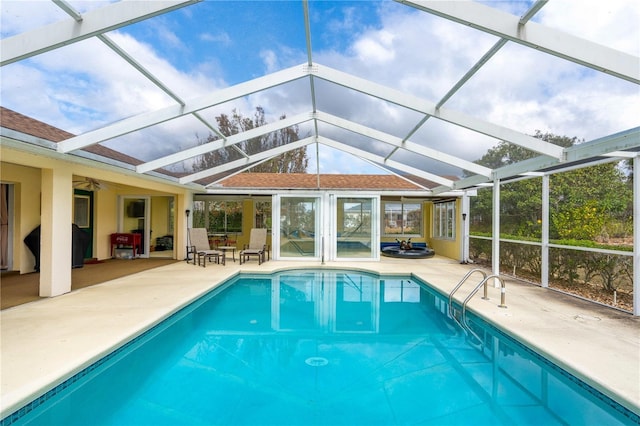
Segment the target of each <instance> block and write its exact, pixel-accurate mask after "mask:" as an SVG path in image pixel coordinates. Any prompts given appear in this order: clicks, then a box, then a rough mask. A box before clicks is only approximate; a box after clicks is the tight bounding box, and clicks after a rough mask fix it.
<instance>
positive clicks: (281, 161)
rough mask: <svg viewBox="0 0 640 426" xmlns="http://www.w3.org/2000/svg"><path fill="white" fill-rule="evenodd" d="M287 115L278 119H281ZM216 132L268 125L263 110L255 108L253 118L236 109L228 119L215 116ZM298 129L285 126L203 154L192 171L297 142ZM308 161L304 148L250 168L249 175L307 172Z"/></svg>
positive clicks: (202, 141) (209, 138)
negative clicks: (245, 154) (256, 173)
mask: <svg viewBox="0 0 640 426" xmlns="http://www.w3.org/2000/svg"><path fill="white" fill-rule="evenodd" d="M285 118H286V115H282V116H280V119H281V120H283V119H285ZM216 122H217V124H218V129H219V130H220V133H222V134H223V135H224V136H231V135H235V134H238V133H243V132H246V131H248V130H251V129H255V128H257V127H260V126H263V125H265V124H267V121H266V119H265V113H264V109H263V108H262V107H256V111H255V113H254V116H253V118H249V117H244V116H243V115H242V114H241V113H239V112H238V111H237V110H235V109H234V110H233V112H232V114H231V116H229V115H227V114H220V115H219V116H217V117H216ZM298 132H299V129H298V126H291V127H286V128H284V129H280V130H278V131H275V132H272V133H269V134H266V135H262V136H259V137H256V138H252V139H247V140H245V141H242V142H240V143H238V144H236V145H233V146H228V147H223V148H220V149H218V150H215V151H212V152H208V153H206V154H203V155H202V156H200V157H199V158H198V160H197V161H196V163H195V164H194V166H193V168H194V171H200V170H206V169H210V168H214V167H216V166H220V165H221V164H225V163H227V162H229V161H234V160H238V159H240V158H243V156H244V155H243V152H244V153H247V154H248V155H254V154H257V153H259V152H262V151H265V150H269V149H273V148H277V147H279V146H283V145H287V144H289V143H292V142H295V141H297V140H299V139H300V137H299V135H298ZM218 139H220V138H219V136H217V135H213V134H209V136H207V137H206V138H205V139H199V141H198V143H199V144H200V145H203V144H206V143H209V142H213V141H215V140H218ZM308 163H309V160H308V158H307V150H306V148H305V147H302V148H297V149H294V150H291V151H287V152H286V153H284V154H282V155H280V156H278V157H276V158H273V159H271V160H269V161H267V162H264V163H262V164H259V165H257V166H255V167H253V168H251V170H250V171H251V172H267V173H306V171H307V166H308Z"/></svg>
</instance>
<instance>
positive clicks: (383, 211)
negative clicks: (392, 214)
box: [380, 200, 425, 238]
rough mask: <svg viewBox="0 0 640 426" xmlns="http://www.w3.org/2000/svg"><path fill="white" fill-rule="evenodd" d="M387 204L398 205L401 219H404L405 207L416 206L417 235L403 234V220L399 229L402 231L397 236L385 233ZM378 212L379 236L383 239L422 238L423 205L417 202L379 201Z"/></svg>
mask: <svg viewBox="0 0 640 426" xmlns="http://www.w3.org/2000/svg"><path fill="white" fill-rule="evenodd" d="M387 204H399V205H400V216H401V217H402V218H404V217H405V205H418V207H419V210H420V214H419V217H420V223H419V224H420V232H418V233H407V232H405V220H402V221H401V222H402V224H401V229H402V231H401V232H400V233H397V234H392V233H387V232H386V213H387ZM380 210H381V220H380V228H381V229H380V234H381V235H382V236H384V237H396V238H422V237H424V234H425V230H424V203H423V202H422V201H418V200H415V201H414V200H381V201H380Z"/></svg>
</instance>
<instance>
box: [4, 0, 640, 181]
mask: <svg viewBox="0 0 640 426" xmlns="http://www.w3.org/2000/svg"><path fill="white" fill-rule="evenodd" d="M28 3H29V2H18V1H15V2H14V1H4V2H3V3H2V13H3V15H2V16H3V18H2V27H3V30H2V31H3V33H2V37H3V38H2V41H1V43H2V44H1V46H0V48H1V50H0V51H1V64H2V106H4V107H7V108H10V109H13V110H15V111H18V112H20V113H22V114H25V115H27V116H30V117H33V118H35V119H38V120H41V121H44V122H46V123H48V124H51V125H53V126H56V127H58V128H60V129H63V130H65V131H68V132H70V134H71V135H70V136H69V137H68V138H66V139H64V140H62V141H60V142H58V143H57V144H56V145H55V146H53V147H50V148H51V149H54V150H56V151H57V152H59V153H64V154H68V155H83V153H84V152H85V151H86V149H87V148H88V147H91V146H95V145H97V144H100V145H103V146H105V147H108V148H111V149H113V150H116V151H118V152H121V153H122V154H124V155H126V156H130V157H133V158H135V159H139V160H140V162H137V161H136V162H132V163H131V164H129V165H126V164H125V165H123V167H129V168H131V169H133V170H135V171H136V172H138V173H140V174H153V175H154V176H163V177H166V178H167V179H169V180H172V181H176V182H178V183H180V184H184V185H192V186H194V187H196V188H205V187H207V186H210V187H211V188H212V190H214V189H215V187H216V186H215V184H216V183H217V182H219V181H220V180H221V179H224V178H225V177H228V176H230V175H233V174H235V173H238V172H240V171H244V170H249V169H251V167H252V166H254V165H256V164H258V163H261V162H263V161H266V160H268V159H271V158H273V157H276V156H278V155H281V154H283V153H284V152H286V151H289V150H292V149H296V148H300V147H306V149H307V155H308V156H309V159H310V167H309V169H308V171H309V172H310V173H321V174H322V173H324V174H326V173H343V174H349V173H353V174H357V173H365V174H366V173H372V170H375V172H376V173H394V174H400V175H403V176H404V177H408V178H409V179H412V178H415V180H416V181H418V180H428V181H430V182H435V183H436V184H437V185H438V186H436V187H435V188H433V189H432V192H433V193H434V194H438V193H443V192H448V191H452V190H458V189H466V188H471V187H474V186H478V185H482V184H484V183H487V182H491V181H493V180H494V179H514V178H518V177H520V176H523V175H527V174H532V173H537V172H544V171H550V170H555V169H557V168H563V167H569V166H572V165H576V164H585V163H589V162H591V161H602V160H606V159H618V158H629V157H632V156H635V155H636V152H637V151H638V148H639V147H640V128H639V127H637V125H638V119H637V117H638V116H640V90H639V86H638V84H639V83H640V58H639V51H640V30H639V29H638V26H637V22H638V19H640V6H639V5H638V4H637V2H628V3H627V2H625V1H622V0H620V1H619V2H606V3H607V4H606V5H603V4H602V3H605V2H594V3H593V4H586V3H584V2H582V1H576V2H571V1H568V0H566V1H560V2H547V1H536V2H524V1H515V2H493V1H490V2H466V1H455V2H454V1H398V2H390V1H384V2H369V1H356V2H343V1H336V2H332V1H285V2H282V1H277V2H271V1H261V2H250V1H234V2H224V1H215V2H214V1H206V2H201V1H154V2H128V1H120V2H114V3H105V2H87V1H80V2H75V1H74V2H66V1H62V0H56V1H54V2H51V3H39V7H38V8H34V7H29V6H28ZM40 5H42V8H40ZM34 9H38V10H34ZM257 108H260V109H261V111H263V112H264V122H263V123H261V124H262V125H261V126H259V127H255V128H253V129H251V130H248V131H245V132H241V133H238V134H234V135H232V136H229V137H225V136H224V135H223V131H222V130H221V129H220V128H219V123H218V122H217V120H216V117H218V116H220V114H226V115H229V116H230V115H233V114H234V113H238V114H240V115H241V116H242V117H247V118H254V114H255V113H256V109H257ZM291 126H297V135H298V136H299V139H298V140H293V141H291V142H289V143H286V144H284V145H281V146H276V147H274V148H270V149H264V148H262V149H255V148H246V149H240V145H239V144H240V143H241V142H243V141H246V140H250V139H252V138H256V137H261V136H265V135H273V134H275V133H276V132H278V131H282V130H283V129H285V128H288V127H291ZM536 131H540V132H543V133H545V132H550V133H554V134H557V135H559V136H569V137H577V138H578V139H580V140H584V142H583V143H580V144H578V145H576V146H574V147H571V148H561V147H558V146H556V145H553V144H550V143H547V142H544V141H542V140H540V139H538V138H535V137H533V136H532V135H533V134H535V132H536ZM210 136H211V137H210ZM207 140H212V141H210V142H206V141H207ZM499 141H507V142H510V143H513V144H516V145H519V146H522V147H524V148H526V149H527V150H530V151H532V152H534V153H535V154H536V157H535V158H534V159H531V160H527V161H525V162H522V163H518V164H515V165H510V166H508V167H503V168H500V169H495V170H492V169H489V168H486V167H483V166H479V165H477V164H476V163H474V161H475V160H477V159H479V158H480V157H481V156H482V155H483V154H484V153H485V152H486V151H487V149H489V148H491V147H493V146H495V145H496V144H497V143H498V142H499ZM223 147H235V148H234V149H235V152H236V155H235V157H233V158H231V159H230V160H229V161H226V162H218V163H216V164H214V165H211V166H210V167H208V168H207V169H205V170H199V171H196V169H195V168H194V167H195V166H194V164H195V163H196V162H197V161H198V159H199V158H200V156H202V155H203V154H206V153H208V152H214V151H216V150H219V149H221V148H223ZM119 164H120V162H119Z"/></svg>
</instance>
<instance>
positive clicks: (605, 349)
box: [0, 256, 640, 417]
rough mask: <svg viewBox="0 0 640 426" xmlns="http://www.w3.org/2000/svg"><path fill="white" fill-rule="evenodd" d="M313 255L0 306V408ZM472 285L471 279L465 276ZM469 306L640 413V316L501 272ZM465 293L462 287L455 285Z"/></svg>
mask: <svg viewBox="0 0 640 426" xmlns="http://www.w3.org/2000/svg"><path fill="white" fill-rule="evenodd" d="M318 267H321V265H320V263H319V262H285V261H273V260H272V261H269V262H266V263H263V264H262V265H258V264H257V262H249V263H245V264H244V265H242V266H240V265H239V263H238V262H235V263H234V262H227V264H226V266H221V265H211V266H207V267H206V268H202V267H196V266H194V265H193V264H187V263H186V262H177V263H173V264H169V265H166V266H161V267H157V268H154V269H150V270H146V271H143V272H138V273H135V274H133V275H128V276H125V277H120V278H116V279H113V280H111V281H108V282H104V283H101V284H97V285H92V286H89V287H85V288H82V289H79V290H76V291H73V292H71V293H68V294H65V295H63V296H58V297H55V298H48V299H40V300H37V301H34V302H30V303H26V304H22V305H19V306H15V307H11V308H8V309H4V310H2V311H1V312H0V321H1V330H0V331H1V333H2V340H1V342H0V354H1V372H2V383H1V388H0V391H1V394H2V407H1V409H2V413H1V417H5V416H7V415H8V414H11V413H12V412H13V411H15V410H16V409H18V408H20V407H21V406H22V405H24V404H25V403H27V402H29V401H30V400H32V399H33V398H35V397H37V396H39V395H40V394H42V393H43V392H45V391H47V390H49V389H51V388H52V387H54V386H55V385H57V384H59V383H61V382H63V381H64V380H66V379H67V378H69V377H71V376H73V375H74V374H76V373H77V372H79V371H81V370H82V369H83V368H85V367H87V366H89V365H91V364H92V363H93V362H95V361H96V360H98V359H100V358H102V357H103V356H104V355H106V354H108V353H109V352H111V351H112V350H113V349H114V348H116V347H118V346H120V345H121V344H122V343H123V342H125V341H128V340H130V339H131V338H132V337H133V336H137V335H139V334H141V333H142V332H144V331H145V330H147V329H148V328H150V327H152V326H153V325H155V324H157V323H158V322H160V321H162V320H163V319H165V318H166V317H167V316H169V315H170V314H171V313H172V312H175V311H176V310H178V309H180V308H181V307H184V306H185V305H187V304H189V303H190V302H191V301H192V300H194V299H196V298H198V297H199V296H201V295H203V294H204V293H206V292H207V291H209V290H210V289H211V288H213V287H215V286H216V285H218V284H219V283H221V282H223V281H224V280H225V279H227V278H229V277H231V276H233V275H235V274H236V273H238V272H239V271H241V270H242V271H247V272H272V271H278V270H282V269H287V268H307V269H308V268H318ZM323 267H334V268H349V269H362V270H369V271H375V272H380V273H398V274H405V273H409V272H410V273H413V274H415V275H416V276H418V277H420V278H421V279H423V280H425V281H427V282H429V283H430V284H431V285H433V286H434V287H435V288H436V289H438V290H440V291H442V292H443V293H445V294H448V293H449V291H450V290H451V289H452V288H453V287H454V286H455V285H456V284H457V283H458V281H459V280H460V279H461V278H462V277H463V276H464V275H465V274H466V272H467V271H469V270H470V269H472V268H474V266H473V265H461V264H459V263H458V262H456V261H453V260H451V259H446V258H442V257H439V256H436V257H434V258H431V259H425V260H406V259H392V258H383V259H382V260H381V261H379V262H357V263H356V262H327V263H326V264H325V265H324V266H323ZM470 287H471V285H470ZM506 287H507V293H506V304H507V306H508V308H507V309H503V308H499V307H498V303H499V300H500V290H499V289H495V288H490V289H489V296H490V298H491V299H490V300H482V299H481V298H480V296H479V295H477V296H475V297H474V298H473V299H472V300H471V302H470V303H469V309H470V310H472V311H475V312H477V313H479V314H481V315H482V316H483V317H484V318H486V319H487V320H488V321H489V322H491V323H493V324H495V325H496V326H497V327H499V328H501V329H503V330H504V331H506V332H508V333H509V334H511V335H513V336H515V337H517V338H518V339H520V340H521V341H524V342H525V343H527V344H529V345H530V346H532V347H533V348H535V349H536V350H537V351H538V352H540V353H541V354H542V355H544V356H545V357H547V358H549V359H550V360H552V361H554V362H555V363H556V364H558V365H559V366H561V367H563V368H565V369H566V370H568V371H569V372H571V373H572V374H574V375H576V376H578V377H580V378H581V379H582V380H584V381H585V382H587V383H588V384H590V385H592V386H594V387H595V388H597V389H599V390H600V391H602V392H603V393H605V394H607V395H609V396H611V397H612V398H614V399H615V400H617V401H618V402H619V403H621V404H622V405H624V406H626V407H627V408H629V409H631V410H632V411H634V412H636V413H638V414H639V415H640V381H639V380H638V377H640V318H639V317H633V316H632V315H630V314H627V313H624V312H620V311H618V310H615V309H611V308H608V307H605V306H601V305H598V304H595V303H591V302H588V301H585V300H581V299H578V298H575V297H571V296H568V295H565V294H562V293H558V292H555V291H552V290H548V289H543V288H540V287H537V286H534V285H530V284H527V283H523V282H519V281H516V280H510V279H507V280H506ZM459 294H460V296H459V297H456V299H460V300H461V299H463V298H464V297H465V296H466V294H467V292H465V291H463V290H460V292H459Z"/></svg>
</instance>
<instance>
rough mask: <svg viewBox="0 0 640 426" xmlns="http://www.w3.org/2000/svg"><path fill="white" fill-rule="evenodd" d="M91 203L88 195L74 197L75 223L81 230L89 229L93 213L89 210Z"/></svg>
mask: <svg viewBox="0 0 640 426" xmlns="http://www.w3.org/2000/svg"><path fill="white" fill-rule="evenodd" d="M90 206H91V201H90V199H89V196H87V195H74V196H73V223H75V224H76V225H78V227H79V228H89V227H90V226H91V224H90V223H89V221H90V219H91V212H89V208H90Z"/></svg>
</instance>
